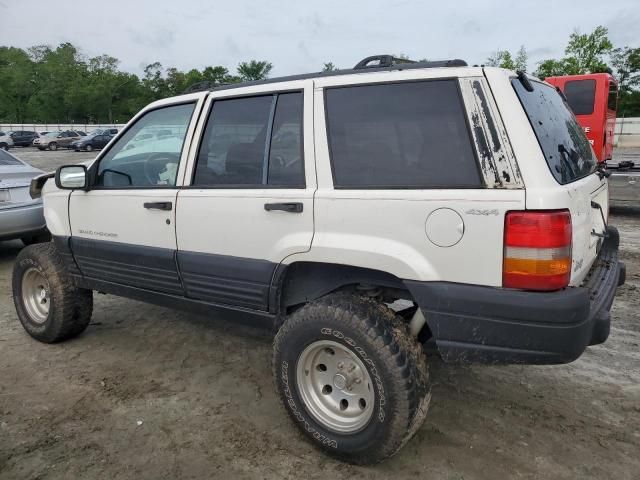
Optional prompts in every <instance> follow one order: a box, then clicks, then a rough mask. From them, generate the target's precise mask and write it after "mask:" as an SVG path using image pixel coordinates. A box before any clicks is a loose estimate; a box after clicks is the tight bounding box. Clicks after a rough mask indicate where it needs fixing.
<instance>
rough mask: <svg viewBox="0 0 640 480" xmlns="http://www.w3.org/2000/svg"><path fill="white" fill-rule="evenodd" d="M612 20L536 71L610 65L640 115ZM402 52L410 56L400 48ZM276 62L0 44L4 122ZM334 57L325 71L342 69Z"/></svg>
mask: <svg viewBox="0 0 640 480" xmlns="http://www.w3.org/2000/svg"><path fill="white" fill-rule="evenodd" d="M607 35H608V31H607V29H606V28H605V27H602V26H599V27H597V28H596V29H595V30H594V31H593V32H591V33H588V34H581V33H580V32H578V31H574V32H573V33H572V34H571V35H570V36H569V40H568V43H567V46H566V48H565V52H564V53H565V55H564V56H563V57H562V58H557V59H547V60H544V61H542V62H539V63H538V65H537V69H536V71H535V72H534V74H535V75H536V76H538V77H540V78H546V77H549V76H555V75H574V74H582V73H596V72H610V73H613V74H614V75H615V76H616V78H617V79H618V81H619V91H620V93H619V103H618V115H619V116H622V115H625V116H627V117H630V116H640V48H632V47H628V46H624V47H617V48H616V47H614V45H613V44H612V42H611V41H610V40H609V38H608V36H607ZM399 57H400V58H406V56H404V55H402V54H401V55H400V56H399ZM527 60H528V58H527V51H526V49H525V47H524V46H522V47H520V49H519V50H518V51H517V52H515V53H514V54H512V53H511V52H509V51H508V50H498V51H496V52H494V53H493V54H492V55H491V56H490V57H489V58H488V59H487V60H486V62H485V64H486V65H489V66H500V67H504V68H509V69H512V70H524V71H526V70H527ZM272 68H273V65H272V64H271V63H270V62H268V61H265V60H250V61H247V62H241V63H239V64H238V66H237V68H236V71H235V72H230V71H229V69H228V68H226V67H224V66H221V65H216V66H207V67H205V68H203V69H202V70H198V69H196V68H193V69H191V70H188V71H181V70H179V69H177V68H174V67H170V68H165V67H164V66H163V65H162V64H160V63H159V62H155V63H152V64H150V65H147V66H146V67H145V68H144V71H143V73H142V75H140V76H138V75H135V74H133V73H129V72H125V71H123V70H121V69H120V61H119V60H118V59H117V58H115V57H112V56H110V55H98V56H96V57H86V56H85V55H83V54H82V52H81V51H80V50H79V49H78V48H77V47H76V46H74V45H73V44H71V43H62V44H60V45H59V46H57V47H55V48H52V47H50V46H47V45H37V46H34V47H31V48H28V49H26V50H25V49H21V48H15V47H7V46H0V122H2V123H18V124H19V123H58V122H59V123H124V122H126V121H128V120H129V119H130V118H131V117H132V116H133V115H134V114H135V113H136V112H138V111H139V110H140V109H141V108H142V107H144V106H145V105H147V104H148V103H150V102H152V101H154V100H157V99H160V98H165V97H169V96H173V95H179V94H182V93H184V92H185V91H187V90H188V89H189V88H190V87H192V86H193V85H196V84H198V83H200V82H208V83H209V84H211V85H219V84H229V83H237V82H241V81H250V80H260V79H264V78H267V77H268V76H269V74H270V73H271V70H272ZM335 69H337V67H336V66H335V65H334V64H333V63H332V62H327V63H325V64H324V65H323V68H322V70H335Z"/></svg>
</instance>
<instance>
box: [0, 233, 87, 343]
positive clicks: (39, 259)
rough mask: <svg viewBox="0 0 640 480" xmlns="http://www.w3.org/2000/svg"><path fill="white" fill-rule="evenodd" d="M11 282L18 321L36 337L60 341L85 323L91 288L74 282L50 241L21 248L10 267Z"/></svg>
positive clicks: (48, 341)
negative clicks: (81, 286)
mask: <svg viewBox="0 0 640 480" xmlns="http://www.w3.org/2000/svg"><path fill="white" fill-rule="evenodd" d="M12 286H13V302H14V304H15V307H16V312H17V313H18V318H19V319H20V323H22V326H23V327H24V329H25V330H26V331H27V333H28V334H29V335H31V336H32V337H33V338H35V339H36V340H39V341H41V342H44V343H54V342H60V341H62V340H67V339H69V338H72V337H75V336H76V335H78V334H80V333H81V332H83V331H84V330H85V329H86V328H87V325H89V321H90V320H91V313H92V311H93V292H92V291H91V290H86V289H83V288H77V287H75V286H74V284H73V281H72V280H71V278H70V276H69V274H68V272H67V270H66V268H65V266H64V264H63V261H62V258H61V257H60V255H59V254H58V252H57V250H56V248H55V245H54V244H53V243H52V242H50V243H38V244H36V245H30V246H28V247H25V248H24V249H22V251H21V252H20V253H19V254H18V257H17V258H16V262H15V265H14V267H13V279H12Z"/></svg>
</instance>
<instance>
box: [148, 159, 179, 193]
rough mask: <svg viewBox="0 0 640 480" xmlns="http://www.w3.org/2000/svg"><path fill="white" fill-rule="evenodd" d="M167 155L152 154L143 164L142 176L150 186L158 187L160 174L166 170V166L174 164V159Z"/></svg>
mask: <svg viewBox="0 0 640 480" xmlns="http://www.w3.org/2000/svg"><path fill="white" fill-rule="evenodd" d="M171 157H172V156H171V155H169V154H167V153H154V154H152V155H150V156H149V158H147V160H146V161H145V162H144V164H143V165H144V166H143V171H144V176H145V177H146V179H147V181H148V182H149V184H150V185H158V182H159V181H160V174H161V173H162V171H163V170H165V169H166V168H167V165H168V164H170V163H174V161H175V159H174V158H171Z"/></svg>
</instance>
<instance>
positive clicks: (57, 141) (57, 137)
mask: <svg viewBox="0 0 640 480" xmlns="http://www.w3.org/2000/svg"><path fill="white" fill-rule="evenodd" d="M80 137H81V136H80V134H78V133H77V132H75V131H73V130H65V131H59V130H58V131H54V132H49V133H47V134H46V135H43V136H42V137H40V138H36V139H35V140H34V141H33V144H34V146H36V147H38V149H40V150H57V149H58V148H60V147H67V148H68V147H70V146H71V143H72V142H74V141H76V140H79V139H80Z"/></svg>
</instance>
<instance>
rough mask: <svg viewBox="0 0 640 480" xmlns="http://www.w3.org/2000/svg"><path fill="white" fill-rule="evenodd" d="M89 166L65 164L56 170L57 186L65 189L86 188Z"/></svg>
mask: <svg viewBox="0 0 640 480" xmlns="http://www.w3.org/2000/svg"><path fill="white" fill-rule="evenodd" d="M88 183H89V182H88V175H87V167H85V166H84V165H63V166H62V167H59V168H58V169H57V170H56V187H58V188H61V189H65V190H74V189H76V188H81V189H86V188H87V186H88V185H87V184H88Z"/></svg>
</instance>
